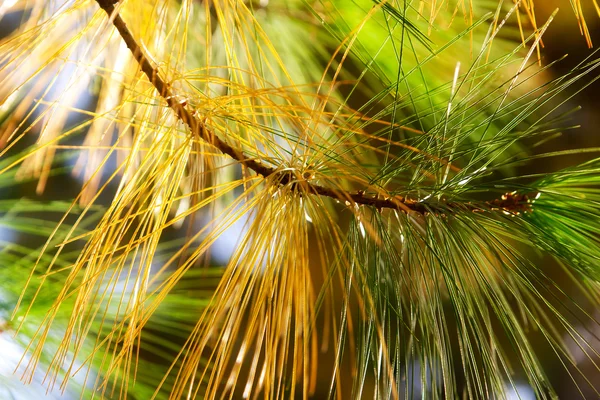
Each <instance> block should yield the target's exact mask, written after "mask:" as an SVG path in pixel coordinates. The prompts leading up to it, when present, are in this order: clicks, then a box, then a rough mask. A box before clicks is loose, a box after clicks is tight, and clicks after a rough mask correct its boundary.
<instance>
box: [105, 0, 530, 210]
mask: <svg viewBox="0 0 600 400" xmlns="http://www.w3.org/2000/svg"><path fill="white" fill-rule="evenodd" d="M96 1H97V3H98V5H99V6H100V8H102V9H103V10H104V11H105V12H106V13H107V14H108V16H109V18H110V19H111V20H112V24H113V25H114V27H115V28H116V29H117V31H119V34H120V35H121V38H122V39H123V41H124V42H125V44H126V45H127V47H128V48H129V50H130V51H131V53H132V54H133V57H134V58H135V59H136V61H137V62H138V64H139V65H140V68H141V70H142V72H144V74H146V76H147V77H148V79H149V80H150V83H151V84H152V85H153V86H154V88H155V89H156V90H157V91H158V93H159V94H160V96H161V97H162V98H163V99H164V100H165V101H166V102H167V104H168V106H169V107H170V108H171V109H172V110H173V112H175V114H176V115H177V117H178V118H179V119H180V120H181V122H183V123H184V124H186V125H187V126H188V127H189V128H190V129H191V131H192V133H193V134H194V135H197V136H198V137H200V138H202V139H203V140H205V141H206V142H208V143H209V144H211V145H213V146H214V147H216V148H217V149H219V150H220V151H221V152H222V153H224V154H227V155H228V156H230V157H231V158H233V159H234V160H236V161H238V162H240V163H241V164H243V165H244V166H246V167H247V168H249V169H251V170H252V171H254V172H256V173H257V174H258V175H262V176H263V177H265V178H266V177H268V176H271V175H275V174H279V175H280V176H279V177H278V181H279V184H281V185H287V184H289V183H293V180H294V177H293V176H292V175H291V174H289V173H288V174H286V173H281V171H280V170H278V169H276V168H273V167H270V166H267V165H265V164H263V163H262V162H260V161H258V160H255V159H253V158H250V157H248V156H246V155H245V154H244V152H243V151H242V150H240V149H237V148H235V147H233V146H231V145H230V144H228V143H227V142H225V141H224V140H222V139H221V138H219V137H218V136H217V135H215V134H214V132H212V131H211V130H210V129H209V128H208V127H207V126H206V125H205V124H204V123H203V122H202V121H201V120H200V119H199V118H198V117H196V116H195V115H194V112H192V111H190V110H189V109H188V108H187V107H188V105H187V104H186V103H180V102H178V101H177V97H176V96H175V95H174V94H173V92H172V91H171V89H170V88H169V85H168V84H167V83H166V82H165V81H164V80H163V79H162V78H161V77H160V75H159V73H158V69H157V68H156V67H155V66H153V65H152V64H151V63H150V61H149V60H148V58H147V57H146V56H145V55H144V53H143V52H142V49H141V47H140V45H139V44H138V43H137V41H136V40H135V38H134V37H133V35H132V34H131V31H130V30H129V28H128V27H127V24H126V23H125V21H123V19H122V18H121V16H120V14H119V13H118V12H115V7H114V5H115V4H116V3H118V0H96ZM302 187H303V189H304V190H305V191H306V192H307V193H311V194H315V195H320V196H327V197H331V198H333V199H336V200H339V201H342V202H349V203H350V204H352V203H355V204H361V205H367V206H373V207H375V208H377V209H384V208H391V209H395V210H400V211H404V212H417V213H419V214H429V213H434V214H438V213H439V214H448V213H449V210H456V211H459V210H460V211H472V212H484V211H489V210H501V211H504V212H507V213H510V214H513V215H514V214H519V213H520V212H526V211H531V210H532V209H531V201H530V200H529V198H528V197H527V195H524V194H516V193H509V194H505V195H503V196H502V198H501V199H496V200H492V201H489V202H486V203H485V206H483V207H482V206H481V205H479V206H478V205H474V204H472V203H459V202H445V203H440V204H438V205H436V204H425V203H423V202H418V201H414V200H409V199H406V198H401V197H399V196H396V197H389V198H382V197H380V196H373V195H369V194H366V193H365V192H363V191H358V192H353V193H352V192H347V191H343V190H336V189H332V188H328V187H325V186H321V185H317V184H314V183H311V182H308V181H304V182H302Z"/></svg>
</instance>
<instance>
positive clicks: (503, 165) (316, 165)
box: [0, 0, 600, 399]
mask: <svg viewBox="0 0 600 400" xmlns="http://www.w3.org/2000/svg"><path fill="white" fill-rule="evenodd" d="M11 3H12V2H11ZM99 3H100V4H104V5H105V8H106V10H108V12H109V13H110V17H109V16H108V15H107V13H106V12H105V11H104V10H102V9H101V8H100V7H99V6H98V5H99ZM111 3H112V2H109V1H106V0H104V1H100V2H98V3H97V2H96V1H85V0H77V1H65V0H60V1H33V0H29V1H16V2H14V4H11V8H10V10H11V12H14V13H17V15H19V16H20V17H21V18H22V22H21V24H20V25H19V26H18V28H17V29H16V30H15V31H14V32H13V33H11V34H10V35H9V36H8V37H6V38H3V39H2V41H1V42H0V108H1V110H0V111H2V113H3V115H2V119H0V121H1V123H0V145H1V146H2V148H1V149H0V154H1V155H2V157H3V159H4V158H5V157H8V155H9V154H13V152H15V149H16V148H17V147H18V145H19V143H21V142H22V141H23V140H26V139H27V138H28V137H29V136H30V135H32V134H35V135H36V138H37V142H36V145H35V146H34V148H32V149H31V150H30V151H27V152H26V153H25V154H24V155H22V156H15V157H14V158H10V159H9V158H6V160H7V161H5V162H3V163H0V177H2V176H9V177H10V179H17V178H20V179H24V178H27V179H35V180H36V182H37V190H38V192H40V193H41V192H43V191H44V189H45V187H46V185H47V182H48V179H49V177H50V176H51V174H52V171H53V165H54V162H53V160H54V158H55V156H56V155H59V156H61V155H63V154H65V152H67V151H71V150H77V151H78V152H77V154H78V159H77V162H76V163H75V165H74V167H73V168H72V169H73V171H72V172H73V174H75V175H77V176H80V177H82V178H83V182H84V184H83V186H82V188H81V193H80V195H79V196H78V197H77V198H75V199H73V202H72V204H68V205H65V204H62V207H61V208H60V211H61V212H64V215H65V216H64V218H63V219H62V220H61V224H60V225H59V227H58V228H56V229H52V230H51V231H49V232H45V233H47V236H48V237H49V238H48V241H47V243H46V245H45V246H44V247H43V248H42V249H40V251H39V254H40V255H39V257H38V258H37V261H35V260H30V262H29V263H28V267H31V268H30V269H28V271H31V276H30V277H29V278H28V279H26V280H24V282H21V283H20V284H21V285H23V286H26V288H25V291H24V292H23V294H22V296H21V298H20V299H19V300H16V301H15V302H16V303H17V304H16V306H17V307H16V308H17V310H16V311H15V317H17V319H15V321H21V322H20V323H14V329H15V330H17V331H19V330H20V331H21V332H25V334H26V335H27V339H29V340H30V344H29V345H28V347H27V349H26V353H27V357H25V358H24V359H23V362H22V364H21V369H20V370H19V371H20V373H22V374H23V375H22V378H23V380H25V381H29V380H31V379H32V378H33V377H34V376H35V371H36V368H38V369H42V370H43V371H44V372H47V375H46V379H45V382H44V383H45V384H46V385H47V386H48V387H49V388H50V389H55V390H56V389H57V388H58V387H59V386H60V388H61V389H65V388H66V387H67V386H68V385H69V382H70V380H72V379H73V377H74V376H83V378H82V379H80V380H79V381H77V385H79V386H81V387H82V389H81V390H82V393H83V396H84V397H86V398H91V397H94V396H96V397H98V398H129V397H131V398H151V397H152V396H155V397H156V398H242V397H243V398H262V397H265V398H308V397H311V396H315V397H318V398H321V397H325V396H330V397H332V398H333V397H336V398H369V397H375V398H386V399H387V398H389V399H399V398H413V397H414V396H417V395H418V394H419V393H422V394H423V396H425V397H427V398H447V399H450V398H458V397H462V396H465V397H467V398H503V397H505V396H506V393H507V391H510V390H511V387H513V386H515V382H516V381H517V380H522V379H525V380H526V381H527V382H528V383H529V385H530V386H531V387H532V388H533V390H534V391H535V393H536V395H537V396H538V397H539V398H551V397H552V396H553V395H554V389H553V387H552V382H550V381H549V379H548V377H547V374H546V372H545V371H544V368H543V366H542V363H541V362H540V361H539V354H538V349H536V346H535V345H534V343H533V342H532V340H531V336H530V332H531V331H535V332H536V333H537V337H539V338H542V339H543V341H544V343H545V345H546V346H547V348H549V349H551V351H552V352H553V353H554V354H555V355H556V357H557V359H558V360H560V361H561V362H562V363H564V365H565V366H566V368H568V370H569V371H571V372H572V373H573V375H581V374H578V371H577V365H575V362H574V361H572V357H571V356H570V354H569V351H568V349H567V347H566V346H565V345H564V343H563V336H564V335H565V334H566V335H569V336H570V337H571V338H572V340H573V341H574V342H575V343H577V345H578V346H580V347H581V349H582V350H583V351H584V352H585V353H586V354H587V355H588V356H590V357H591V358H593V357H594V356H596V354H595V350H594V349H593V348H592V346H590V345H589V344H588V343H587V341H586V340H585V338H584V337H583V336H582V335H581V334H580V333H579V332H578V331H577V330H576V329H575V328H574V327H573V326H572V325H571V324H572V320H571V319H570V317H571V310H574V309H577V307H578V305H577V303H575V302H574V301H570V300H569V299H567V300H564V301H565V303H566V305H565V307H566V308H567V309H566V311H565V309H564V308H563V307H562V306H561V307H560V308H559V307H558V306H557V301H555V300H556V299H555V298H554V297H553V296H555V294H554V293H555V292H554V291H556V292H560V290H561V289H560V287H561V286H560V285H559V284H558V282H555V281H554V278H553V275H552V274H550V273H549V272H551V271H549V269H548V268H546V267H544V266H543V263H542V262H541V261H540V260H541V257H540V254H543V255H549V256H552V257H553V259H555V260H557V265H561V266H563V267H564V271H566V273H567V274H568V275H569V276H571V277H572V279H573V281H575V282H579V283H582V286H583V287H585V289H582V291H584V292H585V293H586V294H588V295H590V297H591V298H592V299H594V298H595V294H596V291H595V290H596V287H595V285H596V283H595V282H596V281H597V279H598V278H600V272H599V269H598V265H597V264H598V261H599V257H600V242H599V240H600V239H599V237H600V236H599V235H598V234H599V233H600V232H599V229H600V228H599V227H598V223H597V221H598V218H599V217H600V186H599V185H600V178H599V177H600V174H599V173H598V172H599V171H598V160H592V161H589V162H588V163H585V164H582V165H578V166H573V167H572V168H569V169H565V170H562V171H553V170H548V171H547V173H544V174H539V175H536V176H531V175H529V176H521V175H519V173H518V171H519V169H518V167H519V166H521V165H526V164H527V163H530V162H533V161H534V160H537V159H540V158H543V157H547V158H549V157H552V156H559V155H561V153H560V152H559V153H553V154H534V153H535V149H536V146H538V145H539V144H540V143H543V142H545V141H548V140H550V139H552V138H553V137H555V136H556V133H557V132H559V131H560V130H564V129H569V128H570V127H571V126H570V125H569V124H568V123H567V122H566V117H567V116H569V112H566V113H565V109H564V107H566V105H565V102H566V101H567V100H568V99H569V98H570V96H572V95H573V94H574V93H576V92H577V91H578V90H580V89H581V88H583V87H585V86H586V85H587V84H589V82H590V81H591V80H592V79H593V78H594V77H596V76H597V73H598V72H597V68H598V66H599V65H600V64H599V63H598V62H597V61H596V59H595V58H593V56H590V58H589V59H586V60H584V61H583V62H582V63H581V64H579V65H578V66H576V67H575V68H573V69H572V70H571V71H570V72H568V73H567V74H565V75H564V76H560V77H552V76H551V75H550V74H548V73H547V71H548V68H549V64H548V63H542V62H541V58H540V55H541V52H542V50H541V44H542V40H543V34H544V32H545V30H546V29H547V27H548V26H549V24H550V23H551V20H552V17H551V18H550V19H549V20H547V21H539V19H538V18H537V17H536V12H535V8H534V2H533V1H532V0H523V1H517V2H512V1H499V2H494V1H479V0H464V1H463V0H461V1H430V2H425V1H413V2H410V1H406V2H405V1H400V0H389V1H383V0H327V1H326V0H306V1H301V0H291V1H284V0H268V1H267V0H260V1H241V0H212V1H207V0H160V1H158V0H124V1H120V2H115V3H116V4H115V5H114V9H113V6H112V5H111ZM571 4H572V6H573V8H574V10H575V12H576V16H577V17H578V20H579V24H580V29H581V32H582V34H583V35H584V36H585V37H586V39H587V40H588V43H589V44H590V45H591V42H590V38H589V33H588V30H587V27H586V24H585V20H584V18H583V9H582V4H581V3H580V2H579V1H574V2H571ZM593 4H594V5H595V7H596V9H598V7H597V5H596V2H595V0H594V2H593ZM0 10H2V12H5V11H6V10H4V8H2V6H0ZM598 12H599V13H600V10H598ZM0 16H1V15H0ZM120 21H121V22H122V21H125V23H126V26H125V25H124V24H122V25H119V24H121V22H120ZM115 28H119V29H118V30H117V29H115ZM124 32H125V33H126V34H127V35H130V41H129V42H128V41H127V39H126V38H125V36H126V35H125V34H124ZM136 57H137V58H136ZM144 63H145V64H147V65H148V68H150V69H151V71H150V72H149V71H148V70H147V69H146V70H144V68H143V65H144ZM163 83H164V84H165V85H166V86H167V87H168V95H166V94H165V93H167V92H166V91H165V90H162V89H161V87H160V85H162V84H163ZM90 88H91V89H90ZM85 93H87V94H88V95H89V94H91V95H93V97H94V101H93V103H94V104H93V106H92V107H87V108H85V107H83V106H81V104H80V100H81V96H82V95H83V94H85ZM561 107H562V108H561ZM559 108H560V109H559ZM559 111H560V112H559ZM567 111H570V110H567ZM186 113H187V114H186ZM74 114H79V115H84V116H85V118H84V119H83V122H78V123H76V124H75V125H73V124H69V123H68V122H69V121H68V118H70V117H71V116H73V115H74ZM182 115H184V116H185V115H189V116H190V117H189V118H190V120H186V119H185V118H182ZM186 118H187V117H186ZM82 133H85V134H84V135H82ZM215 138H217V139H215ZM593 150H594V149H588V151H590V152H591V151H593ZM256 165H258V166H259V167H260V168H263V170H257V167H256ZM264 171H267V172H264ZM323 188H325V189H323ZM321 189H323V190H321ZM103 196H108V197H109V198H110V201H109V202H108V204H107V205H106V209H105V210H104V211H103V212H102V213H101V215H99V213H100V212H99V211H98V210H99V208H98V204H100V203H101V198H102V197H103ZM502 196H504V197H502ZM499 199H501V200H499ZM515 199H518V200H515ZM380 200H381V201H382V202H384V203H385V202H386V201H388V202H390V203H389V204H393V206H390V207H386V206H378V204H382V203H377V201H380ZM513 201H514V204H512V203H511V202H513ZM385 204H388V203H385ZM236 225H243V229H242V232H241V235H240V237H239V238H238V237H233V238H232V237H231V236H228V235H230V234H229V233H228V232H230V230H231V228H232V227H234V226H236ZM175 229H178V230H179V232H181V231H183V232H184V233H183V234H181V235H182V236H184V238H183V239H181V240H180V241H178V242H172V241H167V240H166V239H165V236H167V232H169V231H171V230H175ZM223 238H226V239H225V240H231V241H235V246H234V251H233V253H232V254H231V255H230V257H228V261H227V262H225V264H224V265H216V264H217V262H216V261H215V260H216V259H215V258H214V257H212V256H211V253H212V251H213V249H214V245H215V243H216V242H217V241H218V240H223ZM74 243H84V245H83V247H82V248H80V249H79V250H78V251H77V252H75V253H73V252H72V251H71V252H69V249H70V246H73V245H74ZM37 254H38V253H36V255H37ZM552 268H553V269H556V268H558V267H552ZM49 286H51V287H52V289H53V290H51V291H48V292H47V291H46V289H45V288H47V287H49ZM553 290H554V291H553ZM49 294H51V296H50V295H49ZM42 308H43V310H44V313H42V314H39V310H40V309H42ZM18 317H23V318H20V319H19V318H18ZM31 320H33V321H35V322H36V328H35V329H33V328H31V323H29V322H27V321H31ZM37 326H39V329H37ZM565 332H566V333H565ZM152 356H153V357H152ZM136 396H138V397H136Z"/></svg>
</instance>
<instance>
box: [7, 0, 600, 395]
mask: <svg viewBox="0 0 600 400" xmlns="http://www.w3.org/2000/svg"><path fill="white" fill-rule="evenodd" d="M4 3H5V4H4V6H6V5H7V4H8V3H7V2H6V1H5V2H4ZM583 6H584V13H585V15H586V16H587V23H588V28H589V30H590V36H591V38H592V41H593V43H594V45H595V46H597V47H600V16H598V15H596V10H595V8H594V5H593V2H592V1H588V2H586V3H585V4H583ZM559 7H561V10H560V11H559V13H558V14H557V16H556V17H555V20H554V22H553V23H552V25H551V26H550V27H549V29H548V30H547V32H546V34H545V36H544V49H543V52H542V57H543V58H542V60H543V62H544V63H548V62H549V61H551V60H555V59H557V58H559V57H562V56H563V55H565V54H568V57H567V58H565V59H564V60H563V61H562V62H560V63H558V64H555V65H554V66H553V67H552V69H551V70H550V73H551V74H554V75H556V76H559V75H561V74H563V73H566V72H567V71H569V70H570V69H571V68H572V67H573V66H575V65H577V64H578V63H579V62H580V61H581V60H583V59H584V58H586V57H588V56H590V54H591V53H592V52H593V51H594V49H590V48H588V46H587V44H586V41H585V40H584V38H583V37H582V36H581V35H580V34H579V27H578V22H577V19H576V17H575V15H574V14H573V12H572V10H571V9H570V8H569V4H568V2H567V1H562V0H544V1H538V2H537V3H536V13H537V15H538V19H539V20H540V21H545V20H546V19H547V18H548V17H549V16H550V15H551V13H552V12H553V11H554V10H555V9H556V8H559ZM20 18H22V15H19V14H18V13H8V14H5V13H4V12H3V3H2V2H0V37H3V36H6V35H7V34H8V33H9V32H10V31H11V30H12V29H14V28H15V27H16V26H17V25H18V24H19V21H20ZM64 73H65V74H68V71H65V72H64ZM59 89H60V85H57V87H56V89H55V90H59ZM93 104H94V95H93V93H92V91H91V90H90V91H89V93H88V94H87V95H86V96H83V97H82V98H81V99H79V100H78V103H77V107H79V108H82V109H86V108H90V107H92V106H93ZM577 105H580V106H581V107H582V109H581V110H580V111H578V112H577V113H576V114H574V115H573V123H574V124H576V125H579V126H580V127H579V128H578V129H575V130H567V131H565V132H564V133H563V134H562V135H561V136H560V137H559V138H557V139H555V140H552V141H549V142H547V143H545V144H543V145H542V146H540V147H539V148H537V149H536V152H540V153H541V152H549V151H555V150H564V149H577V148H582V147H585V148H591V147H600V111H599V110H600V81H599V82H595V83H593V84H592V85H591V86H590V87H589V88H588V89H587V90H585V91H584V92H582V93H580V94H579V95H577V96H576V97H575V98H573V99H571V100H569V102H567V103H566V104H565V105H564V106H563V108H565V109H568V108H572V107H575V106H577ZM33 117H35V116H33ZM83 118H85V117H84V116H82V115H79V114H75V113H73V114H72V115H71V117H70V121H69V122H68V125H74V124H77V123H79V122H81V121H82V119H83ZM82 134H83V133H82ZM72 140H73V141H74V144H75V143H76V142H77V141H78V140H81V135H80V136H76V137H74V138H73V139H72ZM33 143H34V135H31V136H30V137H29V138H26V139H25V140H23V141H22V142H21V143H20V144H19V145H18V146H16V147H15V148H14V150H13V151H12V153H13V154H16V153H17V152H18V151H20V150H23V149H25V148H26V147H28V146H29V145H31V144H33ZM596 155H597V154H594V153H582V154H570V155H566V156H561V157H556V158H541V159H540V160H539V161H538V162H536V163H532V164H529V165H526V166H521V167H519V168H521V171H519V172H521V173H535V172H543V171H549V170H558V169H560V168H563V167H566V166H569V165H573V164H576V163H579V162H582V161H585V160H587V159H591V158H593V157H594V156H596ZM74 160H75V157H72V158H67V159H65V160H63V161H62V162H63V164H64V166H65V167H67V169H68V168H72V167H73V163H74ZM105 173H110V168H107V169H106V171H105ZM36 185H37V182H36V181H23V182H21V183H20V184H18V185H12V186H9V187H1V188H0V200H5V199H17V198H31V199H40V200H43V201H53V200H70V199H72V198H73V197H75V196H76V195H77V194H78V193H79V190H80V188H81V185H82V181H81V179H80V178H78V177H75V176H73V175H72V174H68V173H65V174H60V175H57V176H53V177H51V178H50V181H49V182H48V184H47V185H46V189H45V190H44V192H43V193H42V194H37V193H36ZM110 198H111V191H110V190H108V191H105V192H104V193H103V195H102V198H101V199H100V203H102V202H104V203H107V202H108V201H109V200H110ZM38 217H39V216H38ZM59 217H60V214H59V213H51V212H49V213H47V220H48V221H49V223H52V222H53V221H55V220H57V219H58V218H59ZM9 222H10V215H7V214H5V213H2V214H0V247H2V246H3V245H6V244H7V243H17V244H18V243H21V244H25V245H27V246H29V247H35V246H36V245H38V246H39V245H41V244H42V243H43V240H42V239H41V238H40V237H39V236H37V235H35V234H26V233H23V232H18V231H16V230H14V229H12V228H11V226H10V223H9ZM243 222H244V221H239V222H238V223H237V224H236V225H235V226H234V227H233V228H232V229H231V231H230V232H229V233H228V234H227V235H223V236H222V238H221V239H220V240H219V242H218V243H216V245H215V248H214V250H213V257H215V258H216V261H218V262H221V263H222V262H223V261H225V260H226V259H227V257H228V255H229V254H230V253H231V252H232V250H233V246H234V245H235V238H236V237H237V236H239V234H240V232H241V229H242V227H243ZM599 223H600V222H599ZM167 236H171V237H172V238H176V237H178V236H181V232H179V231H177V230H176V229H171V230H169V231H168V232H167ZM32 243H35V244H32ZM541 262H544V263H547V266H545V267H546V268H547V270H548V271H556V272H551V273H555V274H556V276H555V279H557V280H559V281H560V279H561V277H560V274H561V273H562V272H561V269H559V268H555V267H554V266H553V265H552V264H553V261H552V260H551V259H549V258H548V259H544V260H542V261H541ZM1 267H2V266H0V268H1ZM25 273H27V272H24V274H25ZM565 281H566V282H569V280H565ZM3 284H6V282H1V281H0V306H1V308H0V376H2V379H1V380H0V399H9V398H15V399H17V400H21V399H31V398H34V396H38V395H40V394H41V393H45V389H44V388H42V386H40V382H34V384H32V385H31V386H28V387H24V386H22V385H21V384H20V383H19V382H18V379H17V378H16V377H14V376H13V375H12V372H13V370H14V368H15V367H16V365H17V363H18V361H19V359H20V357H21V355H22V351H23V347H22V346H21V345H20V344H19V343H18V342H17V341H15V340H14V338H13V337H12V336H11V334H10V329H8V326H9V322H8V321H9V316H10V312H11V297H10V296H8V295H7V294H6V292H4V293H3ZM562 289H563V290H564V291H565V295H568V296H573V297H574V298H575V299H576V300H577V301H578V302H579V303H581V304H582V305H584V309H585V311H587V312H589V314H590V315H592V316H593V317H595V318H596V319H597V320H600V310H597V309H594V308H593V307H592V306H591V305H590V302H588V300H587V299H586V298H584V297H583V296H582V295H581V292H580V291H579V290H578V288H577V287H564V288H562ZM586 307H587V308H586ZM578 329H579V332H580V334H581V335H582V336H583V337H584V338H586V339H587V340H588V341H589V342H590V343H591V344H592V345H593V346H594V347H595V349H596V350H597V351H598V352H600V339H599V338H600V325H589V324H587V325H579V326H578ZM531 334H532V337H533V338H535V335H536V333H535V332H531ZM565 340H566V341H567V343H568V342H569V338H568V337H567V336H565ZM541 342H542V341H540V343H541ZM572 352H573V354H574V355H575V356H576V357H579V359H578V362H579V364H578V367H579V368H580V369H581V370H582V371H584V373H585V375H586V376H587V377H588V379H589V381H590V382H591V383H592V384H593V385H594V386H595V387H596V389H597V390H599V391H600V374H598V372H597V369H596V367H595V365H594V364H593V362H599V361H600V360H599V359H597V358H596V359H595V360H590V359H588V358H587V357H585V356H584V354H583V353H582V352H581V351H580V350H578V348H577V347H576V345H575V344H574V343H573V348H572ZM539 354H542V357H541V358H542V361H543V362H544V364H545V367H546V370H547V371H548V374H549V377H550V380H551V381H552V382H553V384H554V386H555V387H556V389H557V391H558V393H559V396H560V398H561V399H578V398H589V399H591V398H596V394H595V393H594V392H593V391H592V390H591V389H590V388H589V386H587V385H585V384H582V385H580V387H579V388H578V387H577V386H576V385H575V384H574V383H573V382H572V380H571V379H570V378H569V375H568V373H567V371H566V370H565V369H564V367H563V366H562V365H561V364H560V363H559V362H558V360H557V359H556V358H555V357H553V355H552V354H551V351H550V350H549V349H545V348H543V347H540V349H539ZM415 368H416V369H415V373H414V375H415V379H419V375H420V372H419V371H418V366H417V367H415ZM40 379H41V377H40ZM518 389H519V392H518V393H516V392H515V393H514V398H515V399H517V398H520V399H522V400H530V399H533V398H534V397H533V391H532V390H531V388H529V387H528V386H527V385H526V384H525V383H523V384H522V385H521V386H518ZM580 390H581V391H580ZM50 396H51V397H56V398H70V397H72V396H75V397H74V398H76V397H77V396H78V395H77V394H72V393H69V392H66V393H65V394H64V395H61V394H60V393H58V394H57V393H53V394H51V395H50ZM49 398H50V397H49Z"/></svg>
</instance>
